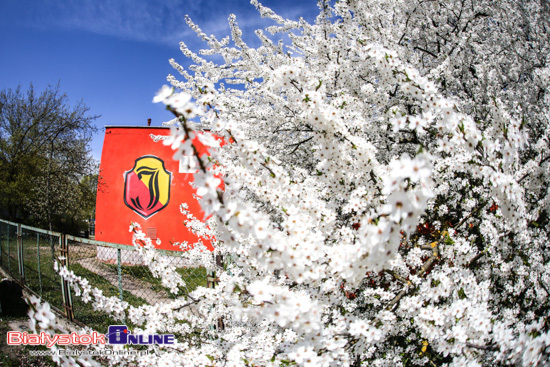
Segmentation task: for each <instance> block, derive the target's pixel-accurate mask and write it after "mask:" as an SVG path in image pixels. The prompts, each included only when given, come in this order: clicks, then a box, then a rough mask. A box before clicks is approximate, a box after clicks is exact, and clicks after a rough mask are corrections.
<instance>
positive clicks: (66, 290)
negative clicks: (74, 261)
mask: <svg viewBox="0 0 550 367" xmlns="http://www.w3.org/2000/svg"><path fill="white" fill-rule="evenodd" d="M59 242H60V243H59V245H60V247H61V258H60V260H61V266H67V267H68V266H69V242H68V239H67V235H65V234H61V236H60V237H59ZM61 292H62V293H63V306H64V307H65V315H66V316H67V318H68V319H69V320H70V321H73V320H74V313H73V305H72V302H71V294H70V292H71V290H70V286H69V282H68V281H66V280H65V279H63V277H61Z"/></svg>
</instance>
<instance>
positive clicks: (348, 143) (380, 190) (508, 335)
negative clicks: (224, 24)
mask: <svg viewBox="0 0 550 367" xmlns="http://www.w3.org/2000/svg"><path fill="white" fill-rule="evenodd" d="M252 3H253V4H254V5H255V6H256V7H257V9H258V11H259V13H260V14H261V15H262V16H264V17H267V18H270V19H271V20H272V21H273V22H274V24H275V25H273V26H271V27H269V28H268V29H267V32H268V33H271V36H269V35H267V34H266V33H265V32H264V31H261V30H260V31H257V32H256V35H257V36H258V39H259V42H260V45H259V46H258V47H252V46H250V45H249V44H247V43H246V42H245V40H244V39H243V33H242V31H241V29H240V28H239V26H238V24H237V20H236V18H235V17H233V16H232V17H230V19H229V24H230V27H231V37H228V38H224V39H222V40H218V39H217V38H216V37H215V36H207V35H206V34H205V33H204V32H203V31H202V30H201V29H200V27H199V26H198V25H196V24H195V23H193V22H192V21H191V20H190V19H187V22H188V24H189V26H190V27H191V29H193V30H194V31H195V32H196V33H197V35H198V36H199V37H200V38H201V39H202V40H203V41H205V42H206V43H207V45H208V47H209V48H208V49H206V50H202V51H201V52H199V53H196V52H194V51H192V50H191V49H189V48H188V47H187V46H186V45H185V44H184V43H181V44H180V48H181V50H182V52H183V54H184V55H185V56H186V57H188V58H190V59H191V61H192V62H193V63H194V64H193V65H192V66H191V67H190V68H189V70H190V71H189V70H187V69H186V68H184V67H183V66H181V65H179V64H178V63H177V62H176V61H175V60H171V61H170V62H171V64H172V65H173V66H174V68H175V69H176V71H178V72H179V73H180V74H181V76H182V78H183V80H182V81H180V80H177V79H176V77H174V76H169V77H168V80H169V82H170V83H171V84H172V87H168V86H165V87H163V88H162V89H161V90H160V91H159V93H158V94H157V96H156V97H155V100H154V101H155V102H162V103H165V104H166V105H167V106H168V108H169V109H170V110H171V111H172V112H174V114H175V116H176V118H177V120H175V121H174V122H176V123H177V124H178V125H179V127H178V128H176V127H174V128H173V129H172V137H171V138H170V139H168V140H165V141H164V143H165V144H167V145H170V146H171V147H172V148H173V149H174V150H175V155H174V158H175V159H180V158H182V157H188V161H189V162H191V161H192V162H193V163H192V164H191V163H190V168H193V169H194V170H195V173H194V182H193V184H194V185H195V187H196V188H197V195H198V197H199V198H200V202H201V205H202V208H203V210H204V211H205V213H206V216H207V217H206V218H208V219H207V222H206V223H200V220H201V219H206V218H193V217H191V216H189V213H188V212H187V211H186V210H185V208H183V209H184V210H183V214H184V216H185V221H186V223H187V225H188V227H189V228H190V229H191V230H192V231H194V232H195V233H197V234H200V235H202V236H204V237H205V238H209V239H215V244H216V245H215V246H216V250H215V254H216V255H220V256H223V257H224V259H225V261H224V263H223V264H222V266H220V265H219V264H218V265H216V264H213V263H212V260H211V259H209V260H206V257H204V260H205V266H207V267H208V268H209V269H212V268H215V270H216V275H217V280H218V283H217V285H216V288H214V289H207V288H198V289H196V290H195V291H193V292H191V293H189V294H182V295H181V296H180V297H179V298H177V299H176V300H175V301H174V302H173V303H171V304H167V305H164V306H159V305H155V306H142V307H140V308H132V307H130V306H126V307H124V310H125V311H124V312H126V313H127V314H128V315H129V317H130V319H132V320H133V322H136V323H137V324H139V325H143V327H144V328H149V329H151V330H170V331H171V332H178V333H181V334H183V335H188V336H189V338H188V339H187V340H186V341H185V342H184V343H180V344H179V345H178V346H177V348H175V350H174V351H173V352H170V353H169V354H167V355H166V356H168V357H166V358H168V359H167V360H170V361H171V362H172V363H174V364H177V363H179V362H182V363H184V364H185V365H195V366H203V365H215V366H233V365H235V366H253V365H262V366H281V365H285V364H289V363H290V364H291V363H295V364H296V365H303V366H332V365H342V366H359V365H370V364H372V365H375V366H411V365H419V366H423V365H441V366H481V365H513V364H519V365H524V366H544V365H548V364H549V363H550V360H549V356H550V350H549V349H548V348H549V338H548V335H549V330H550V320H549V319H548V314H549V313H550V304H549V301H548V299H549V293H550V261H549V256H548V253H549V245H548V244H549V243H550V241H549V232H548V228H550V224H549V218H550V189H549V187H550V182H549V177H550V155H549V153H548V152H549V151H550V149H549V148H550V120H549V116H550V110H549V106H550V99H549V98H550V93H548V86H549V79H548V75H549V74H548V67H547V66H546V65H548V62H550V60H549V57H550V56H549V55H550V52H549V50H550V37H549V35H548V32H549V29H550V27H549V25H548V17H547V16H546V15H547V11H548V10H547V9H546V8H545V5H543V4H542V3H540V2H537V1H534V0H533V1H525V2H517V1H513V0H503V1H501V2H498V4H495V3H494V2H491V1H489V0H481V1H476V2H474V1H469V0H466V1H458V0H457V1H454V0H453V1H439V0H436V1H430V2H425V1H420V0H419V1H412V2H411V1H404V0H397V1H393V2H392V3H391V6H389V5H388V4H387V3H386V2H383V1H362V0H356V1H351V0H349V1H338V2H336V3H334V4H332V3H331V2H328V1H322V2H320V4H321V7H320V8H321V10H320V14H319V16H318V17H317V19H316V21H315V22H314V24H309V23H308V22H306V21H304V20H303V19H300V20H299V21H290V20H285V19H283V18H282V17H280V16H278V15H276V14H275V13H274V12H273V11H272V10H270V9H268V8H266V7H264V6H262V5H261V4H259V3H258V2H257V1H256V0H253V1H252ZM279 34H285V35H286V36H287V37H288V40H289V41H288V42H290V43H288V42H287V43H285V41H284V40H282V41H281V42H276V38H277V35H279ZM191 71H192V72H191ZM176 88H177V89H179V90H181V92H179V91H178V93H176V92H175V89H176ZM191 105H192V107H191ZM193 118H197V119H199V120H200V123H201V124H200V126H204V127H207V129H206V130H205V131H200V132H199V131H195V130H196V128H197V124H195V123H194V122H193V121H191V119H193ZM217 137H222V138H223V139H224V140H225V141H227V142H229V143H228V144H225V145H223V146H222V145H221V144H219V140H218V139H217ZM195 138H200V141H201V143H202V144H203V145H205V146H207V147H208V148H209V150H210V152H211V154H210V155H209V156H208V157H207V156H199V155H198V154H197V153H196V152H197V150H196V149H195V147H194V145H193V141H194V139H195ZM191 165H192V167H191ZM222 179H223V182H224V185H223V187H222V185H221V181H222ZM174 220H181V218H174ZM132 229H133V230H135V238H136V241H137V242H136V244H137V245H138V248H139V251H144V253H146V254H149V253H150V255H146V257H147V258H148V259H150V260H148V264H149V265H150V266H152V271H153V273H154V274H155V276H159V277H161V278H162V279H163V282H164V284H165V285H167V286H169V287H170V288H172V289H173V290H174V291H175V292H176V293H177V292H178V290H179V289H180V288H181V286H182V283H181V279H178V277H177V276H176V275H177V274H175V271H174V269H173V267H171V266H170V265H169V264H166V263H164V262H162V261H160V259H161V258H160V257H155V256H156V255H154V246H152V244H151V243H150V240H149V239H147V238H146V237H145V236H144V235H143V233H141V232H140V231H139V229H138V228H137V227H136V226H134V227H133V228H132ZM182 246H184V247H185V248H186V249H187V248H191V247H194V244H183V245H182ZM198 258H200V257H197V259H198ZM160 317H161V318H162V320H163V322H162V323H160V322H159V318H160ZM213 325H216V327H214V326H213ZM197 336H199V337H197ZM149 358H150V357H149ZM183 361H185V362H183ZM143 363H145V362H143Z"/></svg>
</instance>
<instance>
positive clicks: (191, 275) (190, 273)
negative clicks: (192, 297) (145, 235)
mask: <svg viewBox="0 0 550 367" xmlns="http://www.w3.org/2000/svg"><path fill="white" fill-rule="evenodd" d="M109 267H110V268H111V269H113V271H117V265H112V264H109ZM176 271H177V272H178V273H179V274H180V275H181V276H182V279H183V281H184V282H185V284H186V286H185V288H183V289H180V294H185V293H191V292H193V291H194V290H195V289H197V288H198V287H206V284H207V279H206V278H207V271H206V269H205V268H202V267H199V268H177V269H176ZM121 272H122V274H123V275H129V276H132V277H134V278H136V279H138V280H142V281H144V282H147V283H149V284H151V289H152V290H153V291H155V292H162V291H164V292H165V293H166V296H167V297H168V298H176V297H178V295H174V294H173V293H171V292H170V290H169V289H168V288H166V287H163V286H162V281H161V280H160V279H159V278H155V277H154V276H153V274H152V273H151V271H150V270H149V268H148V267H147V266H145V265H122V266H121Z"/></svg>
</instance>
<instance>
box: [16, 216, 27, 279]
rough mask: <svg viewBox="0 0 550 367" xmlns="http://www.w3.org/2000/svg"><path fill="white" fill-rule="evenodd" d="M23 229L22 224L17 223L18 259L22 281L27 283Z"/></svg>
mask: <svg viewBox="0 0 550 367" xmlns="http://www.w3.org/2000/svg"><path fill="white" fill-rule="evenodd" d="M23 257H24V256H23V230H22V228H21V224H18V225H17V260H18V263H19V277H20V278H21V283H23V284H25V265H24V264H23Z"/></svg>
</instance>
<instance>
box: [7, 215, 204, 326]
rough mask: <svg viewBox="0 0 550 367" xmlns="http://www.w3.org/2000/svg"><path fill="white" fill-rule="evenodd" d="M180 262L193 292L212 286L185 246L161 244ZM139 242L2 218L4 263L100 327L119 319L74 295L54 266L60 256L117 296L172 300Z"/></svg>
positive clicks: (135, 301) (133, 300) (73, 316)
mask: <svg viewBox="0 0 550 367" xmlns="http://www.w3.org/2000/svg"><path fill="white" fill-rule="evenodd" d="M159 251H160V252H161V253H162V255H163V256H170V259H171V260H172V261H173V263H174V264H175V265H176V266H177V267H178V272H179V273H180V274H181V275H182V277H183V279H184V281H185V283H186V288H187V289H186V291H188V292H190V291H192V290H193V289H195V288H196V287H198V286H212V284H211V283H212V280H213V278H214V277H213V276H212V275H210V274H207V272H206V270H205V269H204V268H200V267H193V266H192V265H193V264H187V263H186V262H185V257H184V253H182V252H180V251H166V250H159ZM137 255H138V254H137V252H136V251H135V249H134V247H133V246H127V245H120V244H114V243H108V242H101V241H95V240H91V239H87V238H81V237H76V236H71V235H66V234H63V233H59V232H52V231H48V230H44V229H40V228H35V227H31V226H27V225H22V224H19V223H14V222H10V221H6V220H1V219H0V267H2V268H3V269H4V270H5V271H6V272H8V273H9V274H10V275H11V276H12V277H13V278H14V279H15V280H17V281H18V282H19V283H21V285H23V286H24V287H25V288H27V289H28V290H30V291H32V292H33V293H35V294H36V295H38V296H40V297H41V298H42V299H44V300H46V301H48V302H49V303H50V305H51V306H53V307H54V308H55V309H57V311H58V312H61V313H62V314H64V315H65V316H66V317H67V318H68V319H69V320H71V321H76V322H78V323H81V324H85V325H88V326H91V327H94V328H99V327H103V326H104V325H109V322H112V323H113V324H114V323H115V320H112V319H110V318H109V317H108V315H107V314H102V313H101V312H98V311H96V310H94V309H93V308H92V306H91V304H90V303H85V302H83V301H82V300H81V299H80V298H79V297H75V296H74V290H72V289H71V287H70V285H69V284H68V282H67V281H65V280H63V279H62V278H61V277H60V276H59V275H58V274H57V272H56V271H55V270H54V261H55V259H60V262H61V265H67V266H68V268H69V270H72V271H73V272H74V273H75V274H76V275H79V276H82V277H84V278H86V279H88V280H89V282H90V285H92V286H94V287H96V288H98V289H100V290H101V291H102V292H103V294H104V295H105V296H117V297H119V298H120V299H121V300H124V301H126V302H128V303H130V304H131V305H133V306H140V305H143V304H155V303H158V302H163V301H168V300H170V299H171V298H172V297H173V296H172V295H171V293H170V292H168V290H167V289H165V288H164V287H163V286H162V285H161V282H160V280H159V279H157V278H154V277H153V276H152V275H151V272H150V271H149V269H148V268H147V267H146V266H144V265H142V263H141V259H140V258H139V256H137Z"/></svg>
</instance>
